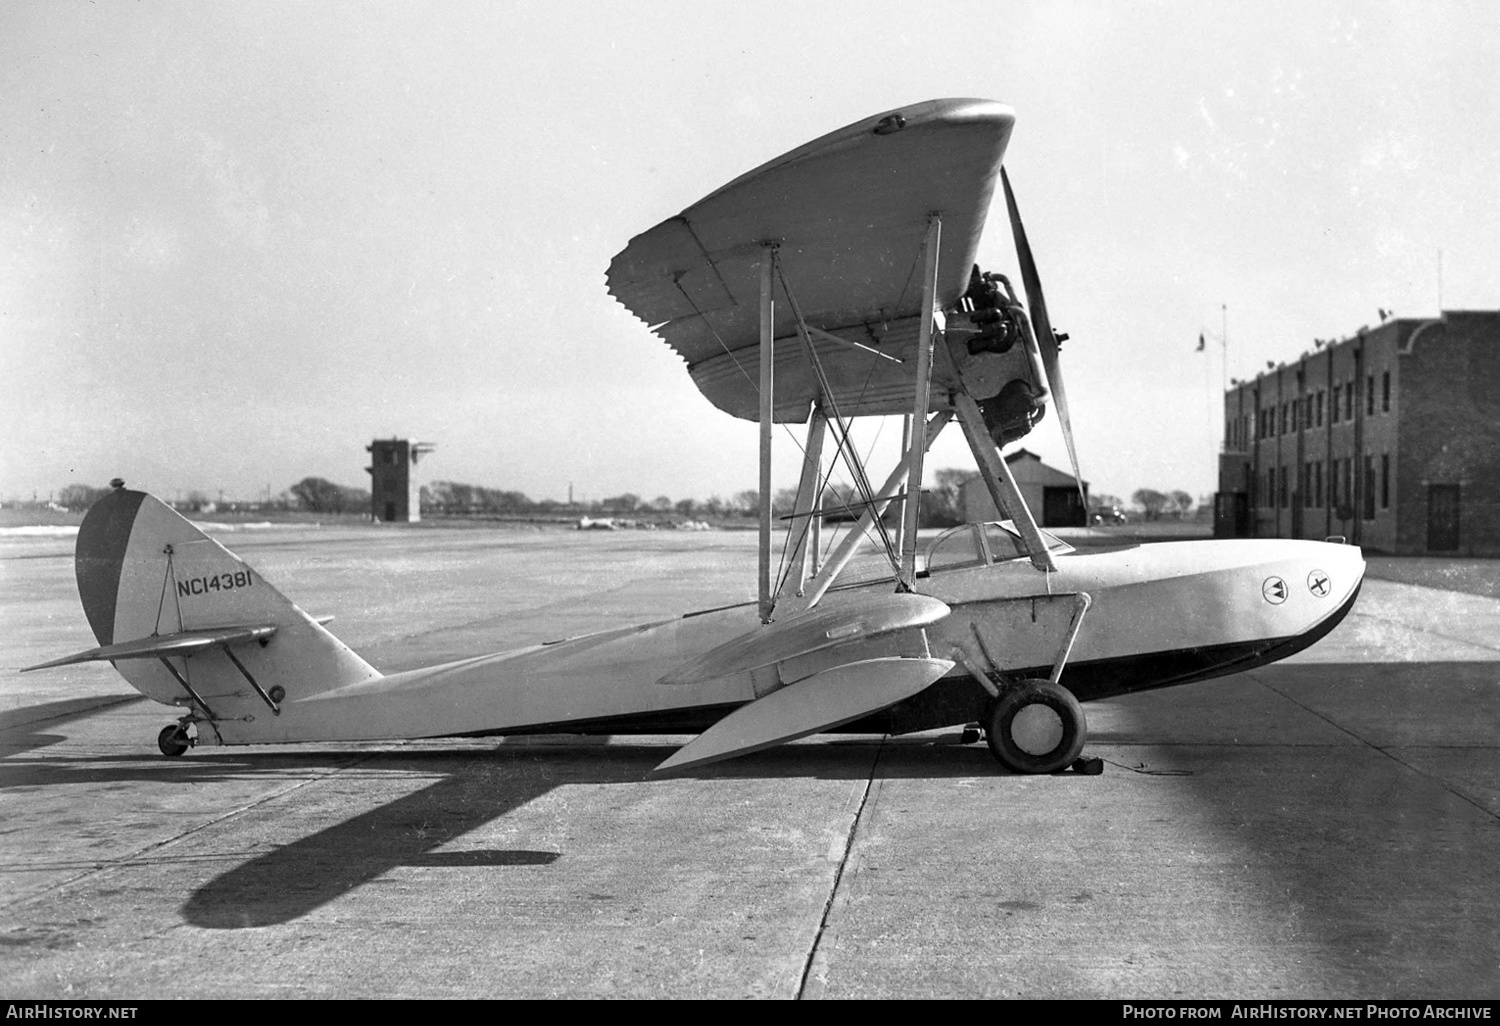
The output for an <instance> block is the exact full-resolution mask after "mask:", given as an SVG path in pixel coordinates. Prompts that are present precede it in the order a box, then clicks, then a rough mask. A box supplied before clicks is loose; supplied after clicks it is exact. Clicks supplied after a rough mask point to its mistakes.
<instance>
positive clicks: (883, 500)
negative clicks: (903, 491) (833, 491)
mask: <svg viewBox="0 0 1500 1026" xmlns="http://www.w3.org/2000/svg"><path fill="white" fill-rule="evenodd" d="M952 419H953V414H952V413H951V412H949V411H948V410H943V411H941V412H939V413H935V414H933V415H932V417H931V419H929V420H928V421H926V424H925V430H924V432H923V435H922V439H921V442H920V444H921V445H922V446H923V447H924V448H928V449H930V448H932V443H933V442H935V441H936V440H937V436H938V435H939V434H941V433H942V430H943V428H945V427H947V426H948V421H950V420H952ZM917 444H918V442H917V440H915V439H913V441H912V446H913V447H915V446H916V445H917ZM908 457H909V453H902V455H901V462H900V463H898V464H896V469H895V470H893V471H891V476H890V477H888V478H886V480H885V484H884V485H883V486H882V487H881V489H880V491H879V492H878V493H877V497H876V499H875V501H874V503H873V504H872V505H869V506H867V507H865V511H864V513H863V514H862V515H861V516H860V518H859V523H857V524H855V525H854V527H853V528H852V529H851V530H850V531H849V533H848V534H846V535H844V539H843V541H841V542H840V543H839V547H838V548H837V549H835V550H834V552H833V554H832V555H830V556H829V557H828V561H827V562H826V563H824V564H823V565H822V566H821V567H819V568H818V572H817V573H815V574H814V575H813V576H812V577H811V578H810V579H809V580H808V584H809V585H810V586H811V588H810V590H808V589H804V590H806V594H805V595H803V596H802V597H801V598H799V599H798V600H797V602H796V603H795V609H796V610H802V609H811V608H812V607H813V606H815V605H817V604H818V602H819V600H820V599H822V597H823V594H824V593H825V592H826V591H828V586H829V585H830V584H832V583H833V581H834V579H835V578H836V577H838V575H839V573H840V572H841V571H842V570H843V569H844V567H845V566H847V565H848V563H849V560H851V559H853V558H854V550H855V549H856V548H858V547H859V543H860V542H861V541H862V540H863V539H864V536H865V532H866V531H868V530H869V529H870V526H871V525H872V524H873V523H875V522H876V521H877V519H878V518H879V517H881V516H882V515H883V514H884V513H885V508H886V506H888V505H890V503H891V502H892V501H893V500H894V499H895V496H896V491H897V489H899V488H900V487H901V484H902V482H904V481H905V480H906V472H907V470H908V469H909V468H910V466H911V461H910V459H909V458H908Z"/></svg>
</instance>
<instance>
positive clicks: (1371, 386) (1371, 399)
mask: <svg viewBox="0 0 1500 1026" xmlns="http://www.w3.org/2000/svg"><path fill="white" fill-rule="evenodd" d="M1374 412H1375V375H1373V374H1367V375H1366V376H1365V415H1366V416H1369V415H1371V414H1373V413H1374Z"/></svg>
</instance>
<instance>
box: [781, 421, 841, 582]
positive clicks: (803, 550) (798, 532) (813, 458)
mask: <svg viewBox="0 0 1500 1026" xmlns="http://www.w3.org/2000/svg"><path fill="white" fill-rule="evenodd" d="M827 434H828V418H827V417H826V416H824V415H823V407H822V404H814V406H813V410H812V416H811V417H809V418H808V421H807V446H806V448H804V449H803V450H802V479H801V480H800V481H798V483H797V499H796V501H795V502H794V503H793V504H792V508H793V509H799V510H800V509H807V510H813V511H816V510H817V509H818V506H819V505H820V502H819V498H820V496H819V494H818V493H819V491H820V489H819V487H818V486H819V485H820V484H822V482H823V474H822V469H823V463H822V461H823V439H824V437H825V436H826V435H827ZM822 520H823V518H822V517H821V516H818V515H816V514H810V515H808V516H799V517H797V518H795V519H794V520H793V521H792V530H791V544H790V546H789V549H790V552H791V566H790V568H789V569H788V570H787V574H786V577H785V578H784V579H783V580H782V581H781V586H780V587H779V588H777V590H776V598H777V600H778V601H779V600H780V599H781V597H782V595H783V594H785V593H786V592H788V591H792V592H794V593H797V594H800V593H801V591H802V589H803V587H804V586H806V584H807V578H808V576H809V575H810V574H813V573H816V572H817V565H816V564H817V558H818V555H817V554H818V542H819V537H818V526H819V524H821V523H822ZM793 581H795V582H796V583H795V584H793V583H792V582H793Z"/></svg>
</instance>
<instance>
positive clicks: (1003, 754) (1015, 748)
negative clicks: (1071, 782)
mask: <svg viewBox="0 0 1500 1026" xmlns="http://www.w3.org/2000/svg"><path fill="white" fill-rule="evenodd" d="M1088 731H1089V728H1088V723H1087V721H1085V719H1084V717H1083V706H1081V705H1079V704H1078V699H1076V698H1074V697H1073V693H1072V692H1070V691H1069V690H1068V689H1067V688H1065V687H1063V686H1062V685H1060V684H1054V683H1052V682H1051V681H1048V680H1027V681H1022V682H1021V683H1020V684H1018V685H1016V686H1015V687H1013V688H1011V689H1010V690H1008V691H1006V692H1004V693H1003V694H1002V695H1001V696H1000V697H999V698H997V699H995V704H994V706H993V707H992V708H991V710H990V715H989V719H988V720H987V721H986V723H985V740H986V741H988V742H989V746H990V751H991V752H992V753H994V756H995V758H997V759H999V760H1000V762H1001V764H1002V765H1004V766H1005V767H1006V768H1008V769H1011V770H1014V771H1015V772H1017V773H1056V772H1058V771H1059V770H1064V769H1067V768H1068V767H1069V766H1071V765H1072V764H1073V761H1074V760H1075V759H1077V758H1078V756H1079V754H1080V753H1081V752H1082V751H1083V743H1084V741H1086V740H1087V739H1088Z"/></svg>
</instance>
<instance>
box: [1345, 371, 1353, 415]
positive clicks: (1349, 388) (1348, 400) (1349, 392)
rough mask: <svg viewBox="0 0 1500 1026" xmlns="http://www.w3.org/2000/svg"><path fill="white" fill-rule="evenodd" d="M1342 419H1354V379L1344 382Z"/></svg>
mask: <svg viewBox="0 0 1500 1026" xmlns="http://www.w3.org/2000/svg"><path fill="white" fill-rule="evenodd" d="M1344 419H1345V420H1353V419H1354V379H1353V378H1350V379H1349V380H1348V381H1346V382H1344Z"/></svg>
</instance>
